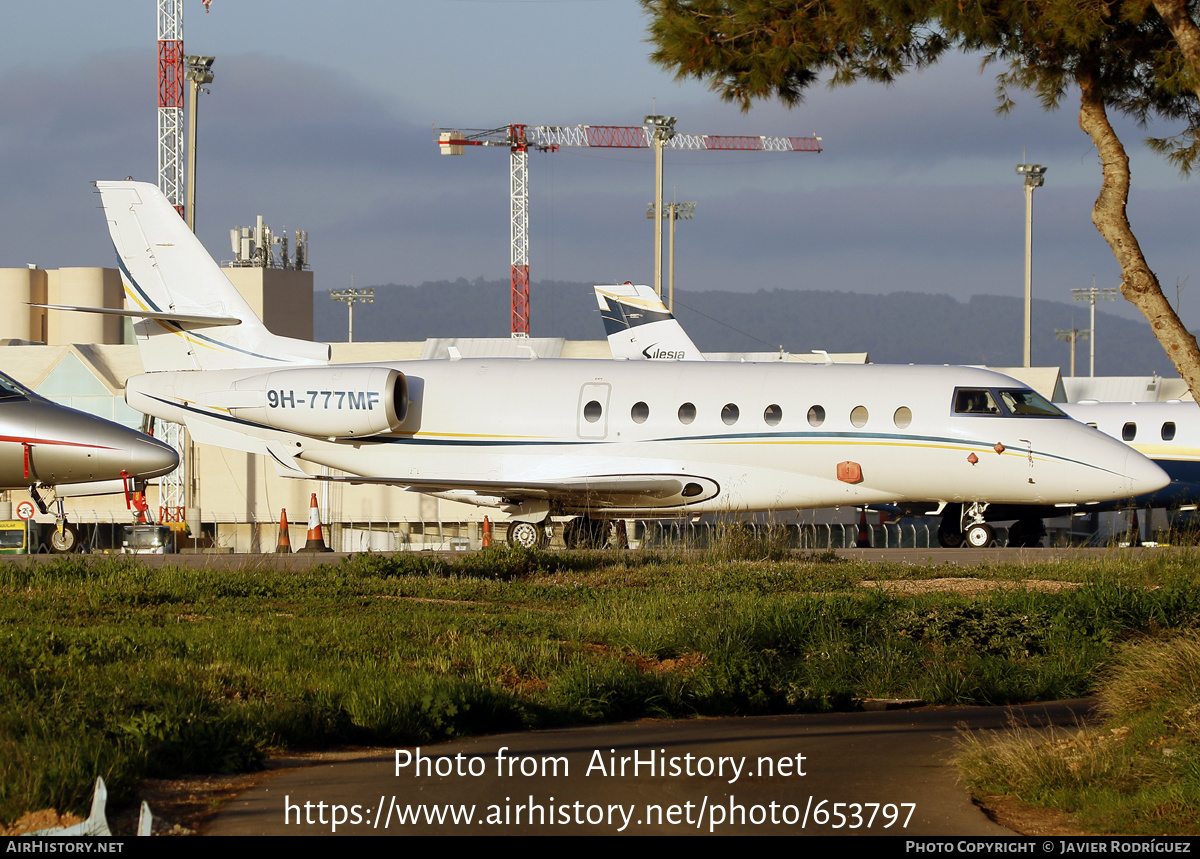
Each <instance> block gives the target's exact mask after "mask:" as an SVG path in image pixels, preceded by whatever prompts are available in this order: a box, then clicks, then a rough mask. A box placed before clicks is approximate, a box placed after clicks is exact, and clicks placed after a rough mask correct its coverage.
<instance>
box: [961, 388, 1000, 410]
mask: <svg viewBox="0 0 1200 859" xmlns="http://www.w3.org/2000/svg"><path fill="white" fill-rule="evenodd" d="M954 413H955V414H956V415H998V414H1000V409H999V407H997V405H996V401H995V400H994V399H992V393H991V391H988V390H983V389H979V388H961V389H959V391H958V392H956V393H955V395H954Z"/></svg>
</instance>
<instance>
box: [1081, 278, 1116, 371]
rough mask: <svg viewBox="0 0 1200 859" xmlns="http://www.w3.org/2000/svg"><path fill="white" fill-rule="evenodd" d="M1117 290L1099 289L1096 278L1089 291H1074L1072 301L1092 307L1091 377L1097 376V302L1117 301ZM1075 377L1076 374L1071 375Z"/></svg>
mask: <svg viewBox="0 0 1200 859" xmlns="http://www.w3.org/2000/svg"><path fill="white" fill-rule="evenodd" d="M1116 299H1117V289H1116V287H1113V286H1107V287H1097V286H1096V283H1095V278H1093V279H1092V285H1091V287H1090V288H1088V289H1072V290H1071V300H1072V301H1087V302H1089V303H1090V304H1091V305H1092V327H1091V332H1090V333H1091V335H1092V336H1091V338H1090V339H1091V347H1092V366H1091V372H1090V375H1091V376H1092V377H1095V375H1096V302H1097V301H1116ZM1071 375H1072V376H1073V375H1075V374H1074V373H1072V374H1071Z"/></svg>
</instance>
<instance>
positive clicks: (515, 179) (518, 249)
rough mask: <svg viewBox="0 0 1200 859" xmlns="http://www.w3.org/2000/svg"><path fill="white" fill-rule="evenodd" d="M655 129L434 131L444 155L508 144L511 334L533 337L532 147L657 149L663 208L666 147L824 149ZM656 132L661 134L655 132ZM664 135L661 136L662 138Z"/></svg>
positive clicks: (812, 143) (807, 140) (658, 250)
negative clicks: (531, 244)
mask: <svg viewBox="0 0 1200 859" xmlns="http://www.w3.org/2000/svg"><path fill="white" fill-rule="evenodd" d="M650 119H656V120H670V127H671V129H672V134H671V136H666V135H665V132H664V131H663V127H664V126H665V125H666V123H665V122H664V123H662V124H659V123H656V124H655V125H654V127H653V128H652V127H651V126H649V125H644V126H626V125H520V124H514V125H506V126H503V127H501V128H492V129H457V128H439V129H436V131H435V136H436V140H437V144H438V147H439V149H440V150H441V153H442V154H443V155H462V154H463V153H464V152H465V151H466V147H468V146H507V147H508V149H509V152H510V153H511V154H510V162H509V193H510V195H511V198H512V205H511V212H512V216H511V219H510V227H509V236H510V239H511V254H510V258H511V278H512V336H513V337H514V338H515V339H522V338H527V337H529V314H530V306H529V159H528V152H529V149H530V148H532V149H535V150H537V151H538V152H557V151H558V149H559V148H560V147H568V146H569V147H578V146H584V147H605V148H610V149H654V150H655V156H656V157H655V161H656V164H657V165H659V166H658V169H657V170H656V180H655V188H656V192H655V202H656V204H657V208H658V210H659V211H661V210H662V206H661V203H662V190H661V188H662V178H661V176H662V171H661V158H662V150H663V149H664V148H665V149H718V150H732V151H762V152H820V151H821V138H819V137H816V136H813V137H750V136H722V135H712V134H681V133H678V132H674V131H673V127H674V122H675V120H674V118H673V117H647V121H649V120H650ZM656 132H657V133H658V135H659V139H657V140H656V138H655V137H654V135H655V133H656ZM664 137H665V139H662V138H664ZM655 221H656V224H655V255H654V256H655V288H656V290H657V291H658V292H659V294H660V295H661V294H662V218H656V219H655Z"/></svg>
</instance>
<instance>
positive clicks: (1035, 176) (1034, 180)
mask: <svg viewBox="0 0 1200 859" xmlns="http://www.w3.org/2000/svg"><path fill="white" fill-rule="evenodd" d="M1017 174H1018V175H1020V176H1023V177H1025V366H1026V367H1028V366H1030V333H1031V329H1032V322H1033V288H1032V279H1033V189H1034V188H1040V187H1042V185H1044V184H1045V183H1046V168H1045V167H1043V166H1042V165H1041V164H1018V165H1017Z"/></svg>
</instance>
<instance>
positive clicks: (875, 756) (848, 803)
mask: <svg viewBox="0 0 1200 859" xmlns="http://www.w3.org/2000/svg"><path fill="white" fill-rule="evenodd" d="M1089 708H1090V702H1087V701H1068V702H1054V703H1049V704H1029V705H1022V706H1016V707H945V708H920V709H911V710H888V711H878V712H876V711H872V712H858V713H828V714H810V715H795V716H764V717H753V718H721V719H690V720H671V721H666V720H664V721H655V720H643V721H638V722H629V723H623V724H615V725H600V726H594V727H582V728H570V729H562V730H546V731H532V732H526V733H514V734H502V735H491V736H483V737H471V738H467V739H462V740H456V741H452V742H446V743H440V744H437V745H434V746H426V747H420V748H417V747H409V748H405V749H395V750H387V751H385V752H382V753H381V754H380V755H378V756H376V757H371V758H366V759H360V760H355V761H340V762H332V763H330V762H322V763H320V764H317V765H314V766H308V767H303V768H295V769H286V770H282V771H281V772H280V774H279V775H278V776H276V777H274V778H272V779H270V780H268V781H267V782H265V783H263V784H261V785H260V786H258V787H256V788H254V789H252V790H249V791H247V792H246V793H244V794H242V795H240V796H238V797H236V798H235V799H234V800H232V801H231V802H230V803H229V804H228V805H227V806H226V808H225V809H224V810H223V811H222V812H221V813H220V814H219V815H217V817H216V819H215V821H214V822H213V824H212V825H211V826H210V827H208V828H207V830H206V833H205V834H209V835H300V834H304V835H397V834H398V835H404V834H411V835H416V834H421V835H432V834H446V835H583V834H587V835H607V834H638V835H651V834H654V835H665V834H680V835H684V834H701V833H703V834H709V833H712V834H720V835H733V834H794V835H805V834H811V835H865V834H872V835H909V836H913V835H940V836H1003V835H1009V834H1012V833H1011V832H1010V831H1009V830H1007V829H1005V828H1003V827H1001V826H999V825H997V824H995V823H993V822H992V821H990V820H989V819H988V818H987V817H986V816H985V815H984V814H983V813H982V812H981V811H980V810H979V809H978V808H977V807H976V806H975V805H973V804H972V802H971V799H970V797H969V796H968V794H967V791H966V788H965V787H964V786H963V785H962V783H961V782H960V781H959V779H958V777H957V773H956V772H955V770H954V768H953V766H952V764H951V757H952V755H953V753H954V749H955V738H956V735H957V733H958V732H959V731H960V730H962V729H963V728H964V727H965V728H967V729H969V730H971V731H995V730H1000V729H1004V728H1007V727H1010V726H1011V725H1012V724H1014V723H1015V724H1021V725H1029V726H1032V727H1038V728H1043V727H1046V726H1053V725H1057V726H1061V727H1072V726H1075V725H1077V724H1079V722H1080V720H1081V719H1082V718H1083V717H1084V716H1085V715H1086V714H1087V713H1088V711H1089Z"/></svg>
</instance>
